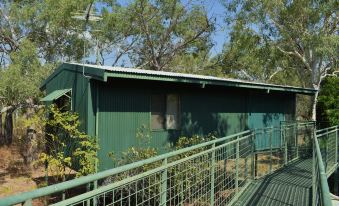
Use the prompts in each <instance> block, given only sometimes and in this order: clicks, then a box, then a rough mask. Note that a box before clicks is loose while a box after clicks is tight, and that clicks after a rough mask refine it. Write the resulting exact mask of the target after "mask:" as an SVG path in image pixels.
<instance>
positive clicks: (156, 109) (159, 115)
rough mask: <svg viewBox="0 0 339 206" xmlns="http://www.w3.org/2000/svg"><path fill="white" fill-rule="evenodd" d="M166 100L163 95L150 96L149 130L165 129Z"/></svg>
mask: <svg viewBox="0 0 339 206" xmlns="http://www.w3.org/2000/svg"><path fill="white" fill-rule="evenodd" d="M165 112H166V99H165V95H152V97H151V116H152V119H151V128H152V129H154V130H157V129H158V130H160V129H165Z"/></svg>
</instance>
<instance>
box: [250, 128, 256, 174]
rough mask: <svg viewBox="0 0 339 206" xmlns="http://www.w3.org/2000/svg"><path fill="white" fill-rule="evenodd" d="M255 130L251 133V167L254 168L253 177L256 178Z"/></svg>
mask: <svg viewBox="0 0 339 206" xmlns="http://www.w3.org/2000/svg"><path fill="white" fill-rule="evenodd" d="M254 134H255V133H254V132H253V131H252V134H251V144H252V145H251V155H252V156H251V168H252V179H255V162H254V155H255V154H254V153H255V144H254V138H255V136H254Z"/></svg>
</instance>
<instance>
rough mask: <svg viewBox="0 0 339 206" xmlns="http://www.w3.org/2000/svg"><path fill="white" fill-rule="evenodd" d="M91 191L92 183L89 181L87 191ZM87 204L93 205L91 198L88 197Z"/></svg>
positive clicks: (88, 205)
mask: <svg viewBox="0 0 339 206" xmlns="http://www.w3.org/2000/svg"><path fill="white" fill-rule="evenodd" d="M89 191H91V183H87V185H86V192H89ZM86 205H87V206H91V200H90V199H87V201H86Z"/></svg>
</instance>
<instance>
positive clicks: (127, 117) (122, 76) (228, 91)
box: [41, 63, 315, 171]
mask: <svg viewBox="0 0 339 206" xmlns="http://www.w3.org/2000/svg"><path fill="white" fill-rule="evenodd" d="M41 89H42V90H44V91H46V94H47V96H46V97H44V98H43V101H47V102H48V101H50V102H51V101H60V98H61V97H63V98H69V100H71V101H70V102H71V107H70V109H72V110H74V111H76V112H77V113H79V117H80V121H81V125H82V130H84V131H85V132H86V133H88V134H89V135H92V136H96V137H97V138H98V140H99V146H100V150H99V151H98V156H99V170H100V171H101V170H104V169H108V168H111V167H112V166H113V162H112V160H111V159H110V158H109V156H108V153H109V152H114V154H119V153H121V152H122V151H125V150H126V149H127V148H128V147H130V146H133V145H136V144H137V140H136V133H137V131H138V129H140V128H143V127H146V128H149V129H150V131H151V136H152V139H151V144H152V145H153V146H156V147H158V148H159V149H161V148H165V147H166V145H167V144H168V143H169V142H174V141H175V140H176V139H177V138H178V137H179V136H187V137H189V136H192V135H207V134H209V133H215V134H216V135H218V136H220V137H222V136H225V135H228V134H232V133H236V132H240V131H243V130H245V129H251V128H262V127H265V126H272V125H273V126H279V125H280V123H281V121H291V120H294V119H295V107H296V94H298V93H299V94H305V95H313V94H314V92H315V90H313V89H305V88H298V87H289V86H279V85H273V84H261V83H253V82H247V81H241V80H234V79H223V78H217V77H210V76H201V75H191V74H180V73H172V72H160V71H149V70H140V69H133V68H120V67H108V66H97V65H88V64H75V63H63V64H62V65H60V66H59V68H58V69H56V70H55V72H54V73H53V74H52V75H51V76H50V77H49V78H48V79H46V81H45V82H44V83H43V85H42V87H41ZM260 144H261V145H258V147H262V148H265V143H260Z"/></svg>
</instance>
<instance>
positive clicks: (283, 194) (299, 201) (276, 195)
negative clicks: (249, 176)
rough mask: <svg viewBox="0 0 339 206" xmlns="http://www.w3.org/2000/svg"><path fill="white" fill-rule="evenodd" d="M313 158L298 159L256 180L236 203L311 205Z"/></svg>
mask: <svg viewBox="0 0 339 206" xmlns="http://www.w3.org/2000/svg"><path fill="white" fill-rule="evenodd" d="M311 187H312V159H304V160H297V161H295V162H293V163H291V164H290V165H288V166H287V167H284V168H282V169H280V170H278V171H275V172H274V173H273V174H271V175H267V176H265V177H264V178H261V179H258V180H255V181H254V182H252V183H251V184H250V185H249V186H248V188H247V189H246V190H245V191H244V192H243V194H242V195H241V196H240V198H239V200H238V201H237V202H236V204H235V205H239V206H244V205H246V206H252V205H274V206H279V205H284V206H285V205H289V206H291V205H296V206H299V205H311V202H312V200H311V195H312V189H311Z"/></svg>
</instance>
